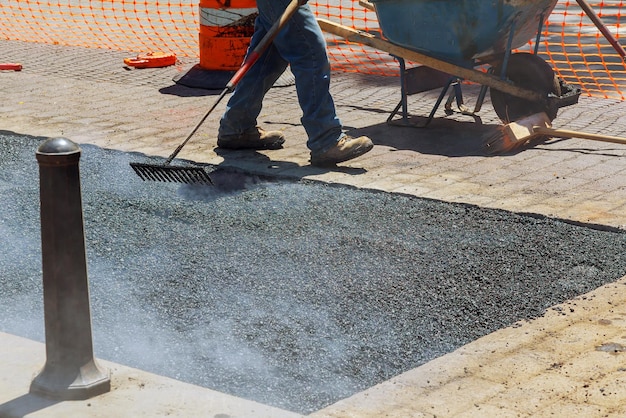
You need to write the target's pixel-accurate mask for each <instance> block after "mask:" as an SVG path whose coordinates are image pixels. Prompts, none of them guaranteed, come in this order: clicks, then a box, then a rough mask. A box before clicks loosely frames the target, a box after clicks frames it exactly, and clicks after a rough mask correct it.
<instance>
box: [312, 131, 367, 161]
mask: <svg viewBox="0 0 626 418" xmlns="http://www.w3.org/2000/svg"><path fill="white" fill-rule="evenodd" d="M373 147H374V143H372V140H371V139H369V138H368V137H366V136H360V137H358V138H352V137H350V136H348V135H345V136H344V137H343V138H341V139H340V140H339V142H337V144H336V145H335V146H333V147H331V148H330V149H328V150H326V151H324V152H312V153H311V165H315V166H318V167H328V166H332V165H335V164H337V163H341V162H344V161H348V160H351V159H353V158H356V157H360V156H361V155H363V154H365V153H366V152H368V151H369V150H371V149H372V148H373Z"/></svg>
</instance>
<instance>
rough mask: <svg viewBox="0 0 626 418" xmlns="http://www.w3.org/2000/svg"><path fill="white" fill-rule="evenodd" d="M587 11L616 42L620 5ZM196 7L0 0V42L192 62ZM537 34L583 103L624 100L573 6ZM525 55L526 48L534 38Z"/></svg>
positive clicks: (617, 70)
mask: <svg viewBox="0 0 626 418" xmlns="http://www.w3.org/2000/svg"><path fill="white" fill-rule="evenodd" d="M452 1H454V0H452ZM588 4H590V5H591V7H592V8H593V10H594V11H595V13H596V14H597V16H599V18H600V19H601V20H602V22H604V23H605V24H606V30H607V31H608V32H609V33H610V34H612V35H613V36H614V38H615V39H616V40H618V41H619V39H620V35H621V34H622V33H624V31H626V28H624V27H622V25H621V20H622V11H624V10H625V7H626V5H624V2H623V1H622V0H615V1H588ZM309 5H310V6H311V7H312V8H313V10H314V11H315V12H316V14H317V15H318V16H319V17H323V18H325V19H330V20H333V21H335V22H337V23H341V24H343V25H345V26H349V27H353V28H357V29H360V30H364V31H368V32H370V33H377V34H379V35H381V34H380V29H379V25H378V20H377V17H376V13H375V12H373V11H371V10H368V9H366V8H365V7H363V6H361V5H360V4H359V2H358V1H357V0H325V1H313V0H311V1H309ZM198 7H199V0H185V1H183V0H178V1H174V0H172V1H161V0H143V1H139V0H100V1H96V0H65V1H61V0H56V1H51V0H49V1H43V0H40V1H36V0H2V1H1V2H0V21H1V22H2V23H1V24H0V39H5V40H19V41H28V42H43V43H49V44H59V45H69V46H83V47H90V48H94V47H95V48H108V49H115V50H122V51H134V52H147V51H157V50H158V51H164V52H173V53H175V54H176V55H177V56H179V57H190V58H197V57H198V56H199V50H198V30H199V23H198V20H199V17H198V14H199V12H198ZM541 35H542V37H541V40H540V45H539V53H540V54H541V55H542V56H543V58H545V59H546V61H548V62H549V63H550V64H551V65H552V67H553V68H554V69H555V71H556V72H557V73H558V75H559V76H560V77H562V78H563V79H564V80H565V81H567V82H568V83H571V84H574V85H576V86H579V87H581V88H582V89H583V92H584V93H585V94H587V95H590V96H596V97H606V98H618V99H621V100H624V99H625V90H626V66H625V65H624V59H623V57H622V56H621V55H620V53H619V52H618V51H616V49H615V47H614V46H613V45H611V42H609V41H608V40H607V38H606V37H605V35H604V34H603V33H602V32H601V31H600V30H599V29H598V27H597V26H596V24H594V22H593V21H592V20H591V19H590V18H589V16H588V15H587V14H586V13H585V12H584V11H583V9H582V8H581V7H580V5H579V4H578V3H577V2H576V1H570V0H559V2H558V4H557V6H556V8H555V10H554V11H553V13H552V14H551V15H550V17H549V19H548V21H547V23H546V24H545V25H544V28H543V30H542V33H541ZM327 39H328V44H329V55H330V57H331V61H332V65H333V68H334V69H335V70H339V71H350V72H359V73H368V74H379V75H391V76H396V75H398V64H397V63H396V62H395V60H394V59H393V58H392V57H390V56H389V55H388V54H387V53H385V52H382V51H378V50H375V49H372V48H368V47H364V46H362V45H359V44H353V43H349V42H346V41H345V40H343V39H337V38H335V37H333V36H330V35H329V36H328V38H327ZM528 48H529V49H530V50H532V49H534V39H531V40H529V44H528Z"/></svg>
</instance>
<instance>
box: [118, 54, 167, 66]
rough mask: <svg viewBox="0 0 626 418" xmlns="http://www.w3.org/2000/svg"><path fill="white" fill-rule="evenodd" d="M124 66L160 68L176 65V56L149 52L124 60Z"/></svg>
mask: <svg viewBox="0 0 626 418" xmlns="http://www.w3.org/2000/svg"><path fill="white" fill-rule="evenodd" d="M124 64H126V65H128V66H131V67H135V68H158V67H167V66H169V65H174V64H176V55H174V54H171V53H166V52H149V53H147V54H143V55H137V56H136V57H135V58H124Z"/></svg>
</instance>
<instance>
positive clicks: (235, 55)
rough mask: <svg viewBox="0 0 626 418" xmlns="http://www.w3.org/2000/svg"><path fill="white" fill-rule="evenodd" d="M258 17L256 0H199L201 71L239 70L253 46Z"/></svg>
mask: <svg viewBox="0 0 626 418" xmlns="http://www.w3.org/2000/svg"><path fill="white" fill-rule="evenodd" d="M256 16H257V8H256V1H255V0H200V34H199V41H200V64H199V65H200V67H201V68H203V69H206V70H219V71H236V70H238V69H239V67H240V66H241V63H242V62H243V60H244V58H245V55H246V51H247V49H248V46H249V45H250V38H251V37H252V34H253V33H254V20H255V18H256Z"/></svg>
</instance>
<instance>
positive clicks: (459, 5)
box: [370, 0, 557, 63]
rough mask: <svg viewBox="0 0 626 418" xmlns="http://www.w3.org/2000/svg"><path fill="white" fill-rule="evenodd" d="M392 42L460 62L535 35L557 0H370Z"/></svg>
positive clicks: (480, 57)
mask: <svg viewBox="0 0 626 418" xmlns="http://www.w3.org/2000/svg"><path fill="white" fill-rule="evenodd" d="M370 1H371V2H372V3H373V4H374V6H375V9H376V15H377V16H378V21H379V24H380V27H381V29H382V32H383V35H384V36H385V38H387V39H388V40H389V41H390V42H392V43H395V44H397V45H400V46H403V47H405V48H408V49H413V50H416V51H419V52H422V53H424V54H427V55H431V56H433V57H438V58H441V59H444V60H448V61H451V62H457V63H469V62H471V61H474V60H485V61H488V57H492V56H498V55H502V54H503V53H504V51H505V50H506V46H507V42H508V39H509V34H510V33H511V30H513V40H512V45H511V47H512V48H513V49H515V48H519V47H521V46H523V45H524V44H526V43H527V42H528V41H529V40H531V39H533V38H534V37H535V36H536V34H537V31H538V29H539V22H540V20H541V19H543V20H544V21H545V19H547V18H548V16H549V15H550V13H551V12H552V10H553V9H554V7H555V5H556V3H557V0H370Z"/></svg>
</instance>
